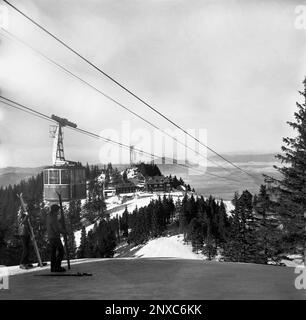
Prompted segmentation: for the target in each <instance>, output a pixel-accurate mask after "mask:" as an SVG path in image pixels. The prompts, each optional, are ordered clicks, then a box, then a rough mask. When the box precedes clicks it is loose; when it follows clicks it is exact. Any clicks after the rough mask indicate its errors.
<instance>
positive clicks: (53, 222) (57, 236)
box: [47, 204, 66, 272]
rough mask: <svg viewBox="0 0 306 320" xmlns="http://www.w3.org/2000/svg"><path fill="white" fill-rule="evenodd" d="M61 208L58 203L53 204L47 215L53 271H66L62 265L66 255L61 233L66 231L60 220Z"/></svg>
mask: <svg viewBox="0 0 306 320" xmlns="http://www.w3.org/2000/svg"><path fill="white" fill-rule="evenodd" d="M59 210H60V207H59V206H58V205H57V204H53V205H52V206H51V208H50V212H49V214H48V216H47V233H48V240H49V245H50V249H51V272H65V271H66V269H65V268H63V267H61V263H62V260H63V257H64V248H63V244H62V241H61V234H65V233H66V231H65V230H64V229H63V227H62V226H61V224H60V223H59V221H58V213H59Z"/></svg>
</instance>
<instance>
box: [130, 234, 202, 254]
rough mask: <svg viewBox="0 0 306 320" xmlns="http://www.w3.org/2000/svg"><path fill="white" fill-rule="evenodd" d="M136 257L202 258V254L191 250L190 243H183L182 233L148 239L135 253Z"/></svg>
mask: <svg viewBox="0 0 306 320" xmlns="http://www.w3.org/2000/svg"><path fill="white" fill-rule="evenodd" d="M135 257H137V258H161V257H162V258H180V259H197V260H203V259H205V258H206V257H205V256H204V255H203V254H196V253H194V252H192V247H191V244H188V245H185V244H184V243H183V235H175V236H169V237H160V238H157V239H153V240H151V241H149V242H148V243H147V244H146V245H145V246H143V247H142V248H141V249H140V250H138V251H137V252H136V253H135Z"/></svg>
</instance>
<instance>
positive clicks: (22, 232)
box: [18, 211, 33, 269]
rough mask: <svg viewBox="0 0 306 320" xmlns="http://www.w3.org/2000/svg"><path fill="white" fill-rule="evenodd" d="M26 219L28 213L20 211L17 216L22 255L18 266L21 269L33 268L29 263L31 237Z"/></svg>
mask: <svg viewBox="0 0 306 320" xmlns="http://www.w3.org/2000/svg"><path fill="white" fill-rule="evenodd" d="M28 219H29V216H28V213H27V212H24V211H20V213H19V215H18V226H19V236H20V239H21V242H22V255H21V259H20V266H19V267H20V268H21V269H30V268H33V265H32V264H31V263H30V262H29V254H30V243H31V236H30V228H29V222H28Z"/></svg>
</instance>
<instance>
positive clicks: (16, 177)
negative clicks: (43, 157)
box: [0, 167, 44, 187]
mask: <svg viewBox="0 0 306 320" xmlns="http://www.w3.org/2000/svg"><path fill="white" fill-rule="evenodd" d="M43 168H44V167H37V168H22V167H6V168H0V187H7V186H9V185H14V184H18V183H19V182H20V181H21V180H27V179H29V178H31V177H32V176H36V175H37V174H39V173H40V172H41V171H42V170H43Z"/></svg>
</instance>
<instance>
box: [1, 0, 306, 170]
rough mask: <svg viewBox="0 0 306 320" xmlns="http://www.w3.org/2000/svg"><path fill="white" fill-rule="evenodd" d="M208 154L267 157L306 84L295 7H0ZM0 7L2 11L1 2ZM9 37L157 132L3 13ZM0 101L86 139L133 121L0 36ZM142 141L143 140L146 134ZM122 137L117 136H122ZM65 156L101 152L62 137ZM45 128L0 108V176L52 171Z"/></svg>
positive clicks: (138, 125) (305, 34)
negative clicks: (197, 133) (197, 134)
mask: <svg viewBox="0 0 306 320" xmlns="http://www.w3.org/2000/svg"><path fill="white" fill-rule="evenodd" d="M11 2H12V3H13V4H14V5H16V6H17V7H18V8H20V9H21V10H22V11H24V12H25V13H26V14H28V15H29V16H31V17H32V18H33V19H35V20H36V21H38V22H39V23H40V24H41V25H43V26H44V27H46V28H47V29H48V30H50V31H51V32H53V33H54V34H55V35H57V36H58V37H60V38H61V39H63V40H64V41H65V42H67V43H68V44H70V45H71V46H72V47H73V48H74V49H76V50H77V51H79V52H80V53H81V54H83V55H84V56H86V57H87V58H88V59H89V60H91V61H92V62H94V63H95V64H96V65H98V66H99V67H101V68H102V69H103V70H104V71H105V72H107V73H108V74H110V75H111V76H113V77H114V78H115V79H117V80H118V81H119V82H121V83H122V84H124V85H126V86H127V87H128V88H129V89H131V90H132V91H134V92H135V93H137V94H138V95H139V96H140V97H142V98H143V99H144V100H146V101H148V102H149V103H151V104H152V105H153V106H155V107H156V108H157V109H158V110H160V111H161V112H163V113H164V114H165V115H167V116H168V117H170V118H171V119H172V120H173V121H175V122H177V123H178V124H180V125H182V126H183V127H184V128H186V129H188V128H191V129H200V128H204V129H207V143H208V145H209V146H211V147H212V148H215V149H216V150H217V151H218V152H221V153H227V152H238V153H241V152H243V153H244V152H252V153H254V152H256V153H262V152H278V151H279V150H280V146H281V139H282V137H283V136H287V135H292V132H291V130H290V129H289V127H288V125H287V124H286V121H288V120H291V119H292V115H293V112H294V111H295V102H296V101H300V96H299V94H298V90H302V81H303V78H304V76H305V75H306V60H305V54H306V30H297V29H296V28H295V25H294V21H295V18H296V14H295V8H296V6H297V5H299V4H300V1H293V0H288V1H285V0H283V1H267V0H265V1H258V0H256V1H246V0H241V1H234V0H222V1H221V0H220V1H216V0H214V1H209V0H201V1H193V0H188V1H187V0H185V1H179V0H154V1H153V0H141V1H140V0H139V1H136V0H125V1H123V0H116V1H115V0H109V1H106V0H61V1H56V2H55V1H51V0H43V1H42V0H22V1H17V0H11ZM1 5H3V4H2V2H1ZM8 17H9V19H8V22H9V25H8V31H9V32H11V33H13V34H14V35H15V36H17V37H19V38H21V39H23V41H25V42H26V43H28V44H29V45H31V46H32V47H34V48H36V49H38V50H40V51H42V52H43V53H44V54H45V55H47V56H49V57H50V58H52V59H54V60H56V61H57V62H58V63H60V64H63V65H64V66H65V67H66V68H68V69H69V70H71V71H72V72H74V73H76V74H77V75H78V76H80V77H82V78H83V79H85V80H86V81H88V82H90V83H92V84H93V85H95V86H97V87H98V88H99V89H101V90H102V91H104V92H105V93H107V94H109V95H111V96H112V97H113V98H115V99H117V100H118V101H120V102H121V103H123V104H125V105H126V106H128V107H129V108H131V109H132V110H134V111H135V112H138V113H139V114H141V115H142V116H143V117H145V118H147V119H148V120H150V121H152V122H154V123H156V124H157V125H158V126H160V127H161V128H164V129H165V128H171V125H170V124H168V123H167V122H166V121H165V120H163V119H161V118H160V117H158V116H157V115H155V114H153V113H152V112H151V111H149V110H148V109H147V108H146V107H145V106H144V105H142V104H141V103H139V102H137V101H136V100H135V99H133V98H132V97H130V96H129V95H128V94H126V93H124V92H123V91H122V89H120V88H118V87H116V86H115V85H114V84H112V83H111V82H110V81H109V80H107V79H106V78H105V77H103V76H102V75H101V74H99V73H98V72H97V71H95V70H94V69H93V68H91V67H90V66H89V65H87V64H86V63H84V62H82V61H81V60H80V59H79V58H78V57H76V56H74V55H73V54H72V53H70V52H69V51H68V50H67V49H65V48H64V47H62V46H61V45H60V44H58V43H57V42H56V41H55V40H54V39H52V38H51V37H49V36H47V35H46V34H44V33H43V32H42V31H41V30H39V29H38V28H37V27H35V26H34V25H33V24H31V23H30V22H29V21H27V20H26V19H25V18H24V17H22V16H21V15H19V14H18V13H17V12H15V11H14V10H12V9H10V8H8ZM0 90H1V94H2V95H4V96H6V97H8V98H11V99H13V100H16V101H18V102H21V103H23V104H25V105H27V106H29V107H33V108H35V109H37V110H38V111H40V112H43V113H46V114H48V115H51V114H53V113H54V114H56V115H59V116H62V117H66V118H68V119H69V120H71V121H73V122H76V123H77V124H78V126H79V127H80V128H83V129H86V130H90V131H93V132H96V133H99V132H101V131H102V130H105V129H115V130H117V132H119V134H120V133H121V132H122V131H120V130H121V129H120V128H121V126H122V121H126V120H129V121H130V124H131V126H132V127H133V128H132V129H131V130H135V129H146V128H147V129H148V130H151V129H149V128H150V127H149V126H148V125H146V124H145V123H143V122H142V121H141V120H139V119H137V118H135V117H133V116H132V115H130V114H129V113H128V112H126V111H124V110H122V109H120V108H119V107H118V106H117V105H115V104H114V103H112V102H110V101H109V100H107V99H106V98H104V97H102V96H101V95H100V94H98V93H97V92H95V91H94V90H92V89H91V88H89V87H86V86H85V85H84V84H82V83H80V82H79V81H77V80H76V79H74V78H72V77H71V76H69V75H67V74H65V73H64V72H63V71H61V70H59V69H58V68H57V67H55V66H54V65H52V64H50V63H48V62H46V61H45V60H44V59H42V58H40V57H39V56H38V55H37V54H34V53H33V52H32V51H31V50H29V49H27V48H25V47H23V46H20V44H18V43H17V42H15V41H14V40H10V39H7V38H5V37H4V36H3V34H1V35H0ZM149 132H150V131H149ZM123 135H124V134H123ZM65 147H66V149H65V150H66V156H67V158H69V159H71V160H79V161H82V162H86V161H88V162H89V163H97V162H99V160H101V159H100V155H101V154H100V153H101V148H102V147H103V144H102V142H101V141H96V140H94V139H92V138H90V137H87V136H82V135H80V134H78V133H75V132H73V133H72V132H70V131H69V130H66V131H65ZM51 148H52V141H51V139H50V138H49V123H48V122H44V121H43V120H41V119H38V118H35V117H31V116H30V115H27V114H24V113H22V112H20V111H17V110H12V109H11V108H8V107H6V106H4V105H3V104H1V103H0V167H4V166H37V165H45V164H49V163H51Z"/></svg>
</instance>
